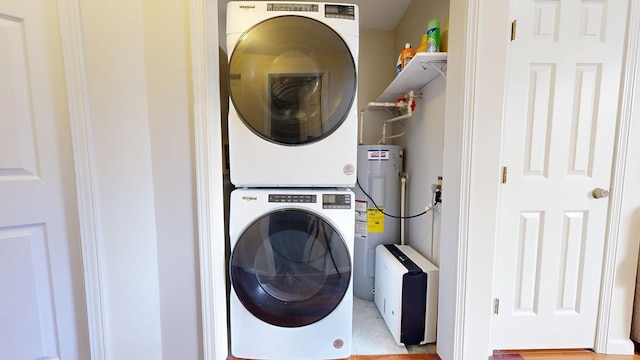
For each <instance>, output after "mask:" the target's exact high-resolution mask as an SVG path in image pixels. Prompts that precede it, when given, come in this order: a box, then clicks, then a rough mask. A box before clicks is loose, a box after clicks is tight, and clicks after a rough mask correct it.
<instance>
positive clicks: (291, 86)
mask: <svg viewBox="0 0 640 360" xmlns="http://www.w3.org/2000/svg"><path fill="white" fill-rule="evenodd" d="M358 23H359V21H358V7H357V6H355V5H347V4H336V3H311V2H270V1H232V2H229V3H228V5H227V54H228V56H229V74H228V76H229V84H228V85H229V96H230V104H231V105H230V106H229V160H230V176H231V182H232V183H233V184H234V185H235V186H237V187H353V186H354V184H355V180H356V158H357V141H358V140H357V139H358V134H357V131H358V129H357V123H358V115H357V100H356V99H357V97H356V95H357V59H358V38H359V32H358Z"/></svg>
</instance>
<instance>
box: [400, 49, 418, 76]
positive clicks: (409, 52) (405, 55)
mask: <svg viewBox="0 0 640 360" xmlns="http://www.w3.org/2000/svg"><path fill="white" fill-rule="evenodd" d="M415 55H416V51H415V50H413V48H412V47H411V44H409V43H406V44H404V49H403V50H402V52H401V53H400V61H401V63H402V70H404V68H406V67H407V65H409V61H411V59H413V57H414V56H415Z"/></svg>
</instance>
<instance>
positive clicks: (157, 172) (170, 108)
mask: <svg viewBox="0 0 640 360" xmlns="http://www.w3.org/2000/svg"><path fill="white" fill-rule="evenodd" d="M188 10H189V8H188V2H187V1H175V0H144V3H143V11H144V26H143V30H144V50H145V53H144V56H145V58H144V61H145V70H146V80H147V81H146V85H147V111H148V115H149V132H150V138H151V157H152V159H151V160H152V174H153V190H154V209H155V220H156V233H157V244H158V245H157V246H158V279H159V285H160V320H161V324H162V355H163V358H164V359H198V358H201V357H202V350H201V349H202V336H200V331H199V329H200V325H201V324H200V291H199V286H200V279H199V274H198V262H197V259H198V249H197V242H196V229H197V224H196V214H195V202H194V195H195V186H194V181H195V180H194V161H193V158H194V149H193V146H194V144H193V133H194V129H193V121H192V106H193V96H192V94H191V88H192V86H191V76H192V74H191V56H190V48H189V44H188V41H187V37H188V33H189V13H188Z"/></svg>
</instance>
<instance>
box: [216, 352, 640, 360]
mask: <svg viewBox="0 0 640 360" xmlns="http://www.w3.org/2000/svg"><path fill="white" fill-rule="evenodd" d="M522 359H524V360H640V355H638V354H636V355H602V354H596V353H594V352H592V351H590V350H529V351H503V352H500V353H497V354H495V355H494V356H491V357H489V358H488V359H487V360H522ZM228 360H243V359H237V358H234V357H229V358H228ZM349 360H440V357H439V356H438V355H435V354H406V355H354V356H351V357H350V358H349Z"/></svg>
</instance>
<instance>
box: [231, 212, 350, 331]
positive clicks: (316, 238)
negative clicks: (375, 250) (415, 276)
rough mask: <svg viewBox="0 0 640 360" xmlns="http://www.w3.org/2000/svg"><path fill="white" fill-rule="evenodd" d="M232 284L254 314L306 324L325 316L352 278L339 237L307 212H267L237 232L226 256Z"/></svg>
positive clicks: (292, 324)
mask: <svg viewBox="0 0 640 360" xmlns="http://www.w3.org/2000/svg"><path fill="white" fill-rule="evenodd" d="M229 273H230V276H231V284H232V286H233V289H234V291H235V293H236V294H237V295H238V298H239V299H240V302H242V304H243V305H244V307H245V308H246V309H247V310H249V311H250V312H251V313H252V314H253V315H254V316H256V317H257V318H259V319H260V320H262V321H265V322H267V323H269V324H272V325H277V326H282V327H299V326H305V325H309V324H312V323H315V322H316V321H319V320H321V319H323V318H324V317H325V316H327V315H329V314H330V313H331V312H332V311H333V310H334V309H335V308H336V307H337V306H338V305H339V304H340V302H341V301H342V298H343V297H344V295H345V293H346V292H347V289H348V287H349V282H350V279H351V261H350V257H349V251H348V249H347V247H346V245H345V241H344V239H343V238H342V237H341V236H340V234H339V233H338V232H337V231H336V229H334V228H333V226H331V225H330V224H329V223H328V222H326V221H325V220H323V219H322V218H321V217H319V216H317V215H315V214H313V213H310V212H308V211H304V210H299V209H286V210H280V211H276V212H272V213H269V214H266V215H265V216H263V217H262V218H260V219H259V220H257V221H255V222H254V223H253V224H251V226H249V227H248V228H247V229H246V230H245V232H244V233H243V234H242V235H241V236H240V238H239V239H238V242H237V243H236V246H235V247H234V249H233V252H232V254H231V261H230V269H229Z"/></svg>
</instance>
